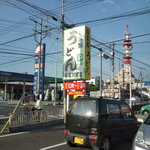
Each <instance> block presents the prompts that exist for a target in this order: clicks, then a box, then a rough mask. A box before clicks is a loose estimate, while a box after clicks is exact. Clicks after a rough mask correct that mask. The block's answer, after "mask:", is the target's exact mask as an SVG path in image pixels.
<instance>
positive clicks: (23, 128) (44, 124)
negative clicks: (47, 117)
mask: <svg viewBox="0 0 150 150" xmlns="http://www.w3.org/2000/svg"><path fill="white" fill-rule="evenodd" d="M63 124H64V120H63V119H59V120H51V121H47V122H42V123H34V124H26V125H22V126H17V127H9V132H10V133H16V132H24V131H32V130H38V129H43V128H48V127H53V126H59V125H63Z"/></svg>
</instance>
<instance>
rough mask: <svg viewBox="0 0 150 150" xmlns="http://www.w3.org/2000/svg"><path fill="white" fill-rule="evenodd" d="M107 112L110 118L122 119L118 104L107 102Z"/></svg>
mask: <svg viewBox="0 0 150 150" xmlns="http://www.w3.org/2000/svg"><path fill="white" fill-rule="evenodd" d="M107 114H108V118H110V119H121V116H120V109H119V105H118V104H107Z"/></svg>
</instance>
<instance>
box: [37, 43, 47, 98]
mask: <svg viewBox="0 0 150 150" xmlns="http://www.w3.org/2000/svg"><path fill="white" fill-rule="evenodd" d="M45 47H46V46H45V44H42V45H41V46H40V45H38V46H37V48H36V50H35V64H34V94H35V95H36V94H42V99H43V95H44V76H45ZM40 53H41V54H40ZM39 56H41V62H39V61H40V60H39ZM39 77H40V80H39ZM39 81H40V83H38V82H39ZM38 86H39V88H40V89H38Z"/></svg>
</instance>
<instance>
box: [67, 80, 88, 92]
mask: <svg viewBox="0 0 150 150" xmlns="http://www.w3.org/2000/svg"><path fill="white" fill-rule="evenodd" d="M64 89H65V90H84V89H86V82H65V83H64Z"/></svg>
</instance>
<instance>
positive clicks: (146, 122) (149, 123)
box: [144, 115, 150, 125]
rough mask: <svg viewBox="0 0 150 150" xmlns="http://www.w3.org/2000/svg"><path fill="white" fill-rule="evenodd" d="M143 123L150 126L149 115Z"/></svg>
mask: <svg viewBox="0 0 150 150" xmlns="http://www.w3.org/2000/svg"><path fill="white" fill-rule="evenodd" d="M144 123H145V124H147V125H150V115H149V116H148V117H147V119H146V120H145V122H144Z"/></svg>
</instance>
